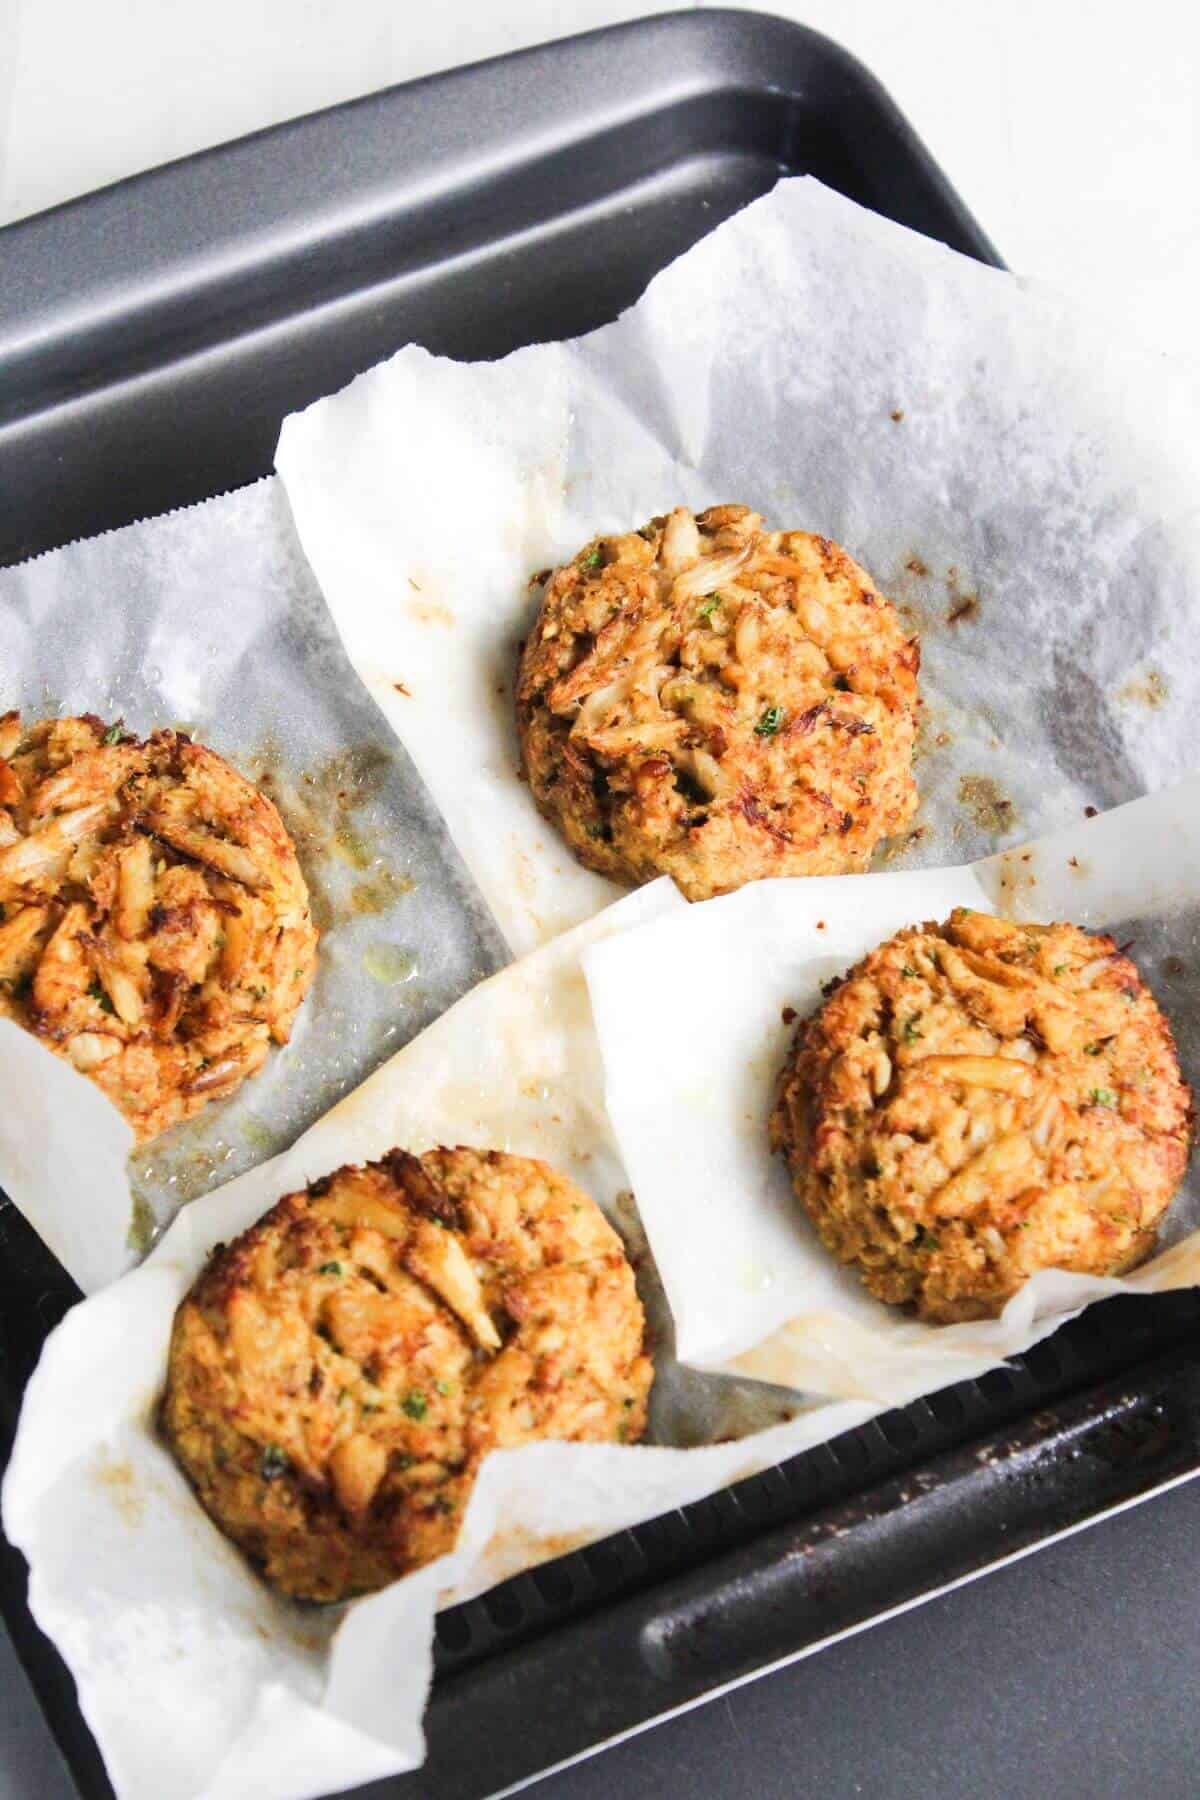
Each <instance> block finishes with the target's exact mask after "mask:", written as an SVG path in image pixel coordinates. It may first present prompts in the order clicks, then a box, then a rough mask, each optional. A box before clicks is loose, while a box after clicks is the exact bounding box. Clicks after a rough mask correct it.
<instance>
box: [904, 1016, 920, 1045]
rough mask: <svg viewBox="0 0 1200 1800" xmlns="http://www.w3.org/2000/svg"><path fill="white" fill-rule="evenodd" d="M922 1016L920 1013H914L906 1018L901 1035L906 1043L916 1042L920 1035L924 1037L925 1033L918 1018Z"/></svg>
mask: <svg viewBox="0 0 1200 1800" xmlns="http://www.w3.org/2000/svg"><path fill="white" fill-rule="evenodd" d="M920 1017H921V1015H920V1013H914V1014H913V1016H912V1018H911V1019H905V1021H904V1024H903V1025H902V1026H901V1028H900V1035H901V1037H902V1038H903V1039H904V1042H905V1043H906V1044H915V1043H916V1041H917V1039H918V1038H919V1037H924V1035H925V1033H924V1032H923V1031H922V1030H921V1027H920V1026H919V1025H918V1024H917V1020H918V1019H919V1018H920Z"/></svg>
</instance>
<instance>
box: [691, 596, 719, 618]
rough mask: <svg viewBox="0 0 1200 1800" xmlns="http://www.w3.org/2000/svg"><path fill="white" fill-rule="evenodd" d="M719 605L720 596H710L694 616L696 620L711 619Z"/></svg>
mask: <svg viewBox="0 0 1200 1800" xmlns="http://www.w3.org/2000/svg"><path fill="white" fill-rule="evenodd" d="M720 604H721V596H720V594H710V595H709V596H708V599H707V600H706V601H705V602H704V605H703V606H702V607H701V608H700V611H699V612H698V613H697V614H696V617H697V618H698V619H711V618H712V616H713V614H714V613H715V612H716V610H717V608H718V606H720Z"/></svg>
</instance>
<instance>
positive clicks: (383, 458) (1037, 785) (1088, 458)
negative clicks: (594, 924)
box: [277, 179, 1200, 952]
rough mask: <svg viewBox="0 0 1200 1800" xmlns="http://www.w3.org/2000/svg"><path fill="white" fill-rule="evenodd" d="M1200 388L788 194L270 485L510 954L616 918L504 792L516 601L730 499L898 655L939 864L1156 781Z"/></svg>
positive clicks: (1017, 285)
mask: <svg viewBox="0 0 1200 1800" xmlns="http://www.w3.org/2000/svg"><path fill="white" fill-rule="evenodd" d="M1198 417H1200V381H1198V379H1197V375H1196V371H1195V369H1194V368H1193V367H1192V366H1191V365H1189V364H1182V363H1180V362H1173V361H1172V360H1171V359H1169V358H1167V357H1165V356H1161V355H1157V354H1143V353H1141V352H1139V351H1138V350H1137V349H1136V348H1131V347H1130V346H1128V345H1126V344H1124V343H1118V342H1115V341H1114V340H1113V337H1112V333H1111V327H1110V326H1109V325H1108V324H1107V323H1106V322H1103V321H1094V320H1092V319H1091V318H1089V317H1088V316H1087V315H1086V314H1082V313H1080V312H1079V311H1078V309H1077V308H1075V307H1074V306H1072V305H1070V304H1068V303H1067V302H1065V301H1063V300H1061V299H1060V298H1058V297H1057V296H1056V295H1054V294H1053V293H1052V292H1049V291H1047V290H1044V289H1042V288H1040V287H1036V286H1031V285H1029V284H1027V283H1024V282H1022V281H1020V280H1018V279H1016V278H1014V277H1013V276H1011V275H1007V274H1004V273H1001V272H998V271H996V270H993V269H987V268H984V267H982V266H981V265H979V264H977V263H974V262H971V261H969V260H968V259H966V258H964V257H961V256H957V255H955V254H954V253H952V252H951V251H948V250H945V249H944V248H942V247H941V246H939V245H937V244H934V243H932V242H930V241H929V240H927V239H925V238H921V237H918V236H916V235H915V234H914V233H912V232H909V231H906V230H904V229H903V228H902V227H900V226H897V225H893V224H891V223H889V222H888V221H886V220H884V219H880V218H878V217H876V216H875V215H874V214H872V213H868V212H866V211H864V210H862V209H861V208H859V207H856V206H854V205H853V204H852V203H851V202H850V201H848V200H844V199H842V198H841V197H840V196H838V195H836V194H834V193H832V192H830V191H829V190H828V189H826V188H823V187H821V186H820V185H819V184H818V183H816V182H815V181H812V180H811V179H802V180H790V181H784V182H781V183H780V184H779V186H778V187H777V188H776V189H775V190H774V192H773V193H771V194H770V195H768V196H767V197H766V198H765V199H762V200H759V201H757V202H756V203H755V204H754V205H752V206H749V207H747V208H746V209H745V211H743V212H741V213H739V214H737V215H736V216H735V217H734V218H733V219H731V220H729V221H728V222H727V223H725V224H723V225H721V226H720V227H719V228H718V229H717V230H716V231H714V232H713V233H712V234H711V235H710V236H708V237H706V238H704V239H703V240H702V241H701V242H700V243H699V244H697V245H696V246H695V248H694V249H693V250H691V251H689V252H688V254H687V255H686V256H684V257H682V258H681V259H680V260H679V261H678V262H676V263H674V264H672V265H671V267H669V268H668V269H666V270H665V271H664V272H663V273H662V274H661V275H659V276H658V277H657V278H656V280H655V281H653V282H652V283H651V285H650V287H649V289H648V290H647V292H646V294H645V296H644V297H643V298H642V300H640V301H639V302H638V304H637V305H636V306H634V307H633V308H632V309H631V310H630V311H629V312H627V313H626V314H625V315H624V316H623V317H622V318H621V319H620V320H618V321H617V323H616V324H614V325H610V326H607V327H605V328H604V329H603V330H600V331H597V332H594V333H592V334H591V335H590V336H588V337H584V338H580V339H578V340H576V341H575V342H572V343H566V344H546V345H539V346H537V347H535V348H532V349H525V350H520V351H517V352H516V353H515V354H513V355H512V356H509V357H506V358H505V359H504V360H503V361H501V362H498V363H489V364H474V365H469V366H464V365H461V364H457V363H453V362H449V361H445V360H442V359H438V358H435V357H431V356H429V355H428V354H427V353H426V352H424V351H422V350H419V349H415V348H408V349H405V350H402V351H401V352H400V353H399V354H398V355H397V356H395V357H393V358H392V359H391V360H390V361H389V362H387V363H385V364H383V365H381V366H380V367H379V368H377V369H374V370H371V371H370V372H369V373H367V374H365V375H363V376H361V377H360V378H359V379H358V380H357V381H355V382H353V383H352V384H351V385H350V386H349V387H348V388H346V389H345V390H344V391H343V392H342V393H340V394H337V395H334V396H333V397H331V398H329V399H325V400H321V401H318V402H317V403H316V404H315V405H314V406H312V407H310V408H308V410H307V411H305V412H303V413H300V414H298V415H296V416H294V417H293V418H290V419H289V420H287V422H286V423H285V425H284V429H283V433H282V436H281V439H280V444H279V449H278V453H277V466H278V469H279V472H280V474H281V475H282V477H283V480H284V483H285V485H286V487H287V490H288V495H289V498H290V500H291V503H292V507H293V511H294V513H295V517H296V523H297V527H298V530H299V533H300V537H301V540H302V542H303V544H304V548H305V551H306V553H307V555H308V557H309V560H310V562H311V563H312V566H313V568H314V570H315V572H316V575H317V578H318V580H319V581H320V583H321V587H322V589H323V591H324V594H325V597H326V599H327V600H328V602H329V606H330V610H331V611H332V613H333V616H334V619H335V621H336V623H337V626H338V629H339V630H340V632H341V634H342V638H343V641H344V642H345V645H346V648H347V650H348V652H349V655H350V659H351V661H352V662H353V663H354V665H355V667H356V668H357V669H358V671H359V673H360V674H361V675H362V677H363V679H364V681H365V682H366V683H367V686H368V687H369V688H370V690H371V692H372V694H374V696H375V698H376V699H377V700H378V701H379V704H380V706H381V707H382V709H383V711H384V712H385V713H386V715H387V717H388V719H389V720H390V721H391V723H392V725H393V726H394V728H395V730H396V731H397V732H398V733H399V735H400V737H401V739H402V741H403V742H404V744H405V745H406V747H407V748H408V750H409V751H410V753H411V755H412V757H413V760H414V762H415V763H416V765H417V767H418V768H419V770H420V772H421V774H422V776H423V777H424V779H425V781H426V783H427V785H428V787H429V790H430V792H431V793H432V795H433V797H434V799H435V801H436V803H437V805H438V808H439V809H440V811H441V813H442V815H443V817H444V818H445V819H446V821H447V823H448V825H449V827H450V831H451V835H452V836H453V838H454V840H455V842H456V843H457V845H458V847H459V849H460V850H461V851H462V854H463V858H464V860H465V862H466V863H467V866H468V867H469V868H470V870H471V872H472V874H473V875H474V877H475V879H476V881H477V882H478V884H479V887H480V890H481V891H482V893H483V895H484V897H485V899H486V900H487V903H488V905H489V907H490V908H491V910H492V912H493V914H494V915H495V917H496V919H497V921H498V923H499V925H500V928H501V930H502V932H503V933H504V935H505V937H506V938H507V939H508V941H509V943H510V944H511V945H512V947H513V948H514V950H516V951H518V952H522V951H524V950H526V949H528V948H530V947H531V946H532V945H533V944H535V943H539V942H542V941H543V940H544V939H545V938H546V937H547V936H549V935H551V934H552V933H553V932H554V931H557V930H560V929H562V928H563V927H565V926H567V925H570V924H573V923H574V922H575V921H577V920H578V919H580V918H583V917H586V916H587V915H588V914H589V913H590V912H593V911H594V910H595V909H596V908H597V907H598V906H601V905H604V904H606V903H607V901H608V900H610V899H611V898H612V897H614V895H615V893H616V891H617V890H616V889H614V887H613V886H612V884H611V883H609V882H607V881H604V880H602V879H600V878H599V877H597V876H594V875H591V874H589V873H588V872H587V871H585V870H583V869H581V868H580V867H579V866H578V865H577V864H576V863H575V862H574V860H573V858H572V857H571V856H570V855H569V853H568V852H567V850H566V849H565V847H564V846H563V844H562V843H561V841H560V840H559V838H558V836H557V834H556V832H555V831H554V829H553V828H552V827H551V826H550V825H548V824H546V823H545V822H544V821H543V820H542V819H541V818H540V817H539V816H538V814H537V812H536V811H535V808H534V805H533V802H532V800H531V799H530V797H529V793H528V790H527V789H526V788H525V787H524V786H523V785H522V784H521V783H520V782H519V781H518V780H517V778H516V768H517V758H518V752H517V743H516V733H515V729H514V726H513V720H512V713H513V705H512V684H513V675H514V670H515V666H516V659H517V653H518V652H517V646H518V643H519V640H520V639H521V638H522V636H523V634H524V633H525V632H526V630H527V629H528V627H529V624H530V622H531V620H532V617H533V616H534V615H535V613H536V606H537V593H536V590H534V589H531V588H530V585H529V582H530V577H531V576H532V575H533V574H535V573H536V572H537V571H539V570H542V569H545V568H547V567H549V566H550V565H552V564H554V563H555V562H557V561H559V560H561V559H562V558H564V557H566V556H570V555H572V554H574V552H575V551H576V550H578V549H579V547H580V546H581V545H582V544H583V543H585V542H586V541H587V539H588V538H589V537H590V536H591V535H592V533H593V532H595V531H603V530H607V531H618V530H628V529H630V528H631V527H634V526H636V525H639V524H641V523H642V522H643V521H644V520H645V519H646V518H647V517H649V516H650V515H651V514H653V513H656V512H661V511H663V510H665V509H667V508H669V507H671V506H673V505H675V504H677V503H679V502H683V503H685V504H687V505H690V506H693V507H698V506H701V505H706V504H709V503H712V502H716V501H731V500H736V501H742V502H744V503H746V504H748V505H750V506H753V507H755V508H757V509H758V510H759V511H761V512H762V513H763V514H764V515H765V516H766V518H767V520H768V522H769V523H770V524H772V525H776V526H786V527H801V528H804V529H807V530H812V531H817V532H823V533H825V534H826V535H828V536H830V537H833V538H836V539H837V540H838V541H839V542H841V543H843V544H845V545H846V547H847V548H848V549H849V550H850V552H851V554H852V555H854V556H855V557H857V558H858V559H859V561H861V562H862V563H863V564H864V565H865V566H866V567H867V568H868V569H869V570H870V571H871V573H872V574H873V575H874V577H875V579H876V580H877V582H878V583H879V585H880V586H881V587H882V588H883V590H884V592H885V593H888V594H890V595H891V596H892V598H893V599H894V600H895V601H896V602H897V603H898V604H899V605H900V606H901V607H903V608H905V609H907V616H908V617H909V618H910V620H911V622H912V624H913V626H914V627H915V628H917V629H919V631H920V633H921V638H922V644H923V677H922V689H923V692H924V695H925V697H926V702H927V705H926V711H925V719H924V730H923V733H922V745H921V750H922V754H921V757H920V761H919V764H918V769H917V775H918V782H919V786H920V789H921V793H922V796H923V806H922V810H921V814H920V817H919V820H918V823H917V831H918V833H919V834H920V835H919V836H916V837H915V838H914V839H913V840H912V841H908V842H902V843H900V844H899V845H896V846H893V847H892V851H891V855H892V856H893V857H894V858H895V859H896V860H895V862H894V863H891V864H889V866H901V867H903V866H912V865H916V864H920V865H924V866H933V865H943V866H944V865H948V864H958V863H963V862H966V861H969V860H970V859H971V858H972V857H975V856H979V855H982V854H984V853H986V852H987V851H988V850H990V849H993V848H995V847H997V846H998V845H1001V844H1005V843H1009V844H1011V843H1016V842H1018V841H1020V840H1022V839H1024V838H1027V837H1030V836H1036V835H1038V834H1040V833H1044V832H1047V831H1051V830H1054V829H1057V828H1058V827H1060V826H1063V825H1066V824H1068V823H1069V822H1070V821H1071V820H1073V819H1075V818H1077V817H1078V816H1079V813H1080V810H1081V808H1082V807H1083V805H1084V804H1085V803H1089V802H1090V803H1092V804H1094V805H1096V806H1099V807H1101V808H1104V807H1109V806H1114V805H1117V804H1119V803H1120V802H1122V801H1125V800H1130V799H1134V798H1136V796H1137V795H1139V794H1141V793H1144V792H1147V791H1149V790H1152V789H1154V788H1156V787H1159V786H1162V785H1163V784H1164V783H1165V782H1167V781H1171V780H1174V779H1176V778H1177V776H1178V774H1179V772H1180V769H1181V762H1180V756H1181V750H1180V747H1181V746H1182V745H1185V744H1186V743H1187V742H1188V741H1189V736H1190V733H1191V731H1192V721H1193V719H1194V718H1195V716H1196V709H1197V706H1198V705H1200V659H1198V658H1197V657H1196V656H1195V654H1194V644H1195V638H1196V631H1197V627H1198V625H1200V502H1198V499H1197V496H1198V495H1200V433H1198V432H1197V430H1196V420H1197V418H1198Z"/></svg>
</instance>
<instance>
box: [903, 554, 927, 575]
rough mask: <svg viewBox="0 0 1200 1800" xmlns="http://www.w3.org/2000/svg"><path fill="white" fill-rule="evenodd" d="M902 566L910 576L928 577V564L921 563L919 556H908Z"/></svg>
mask: <svg viewBox="0 0 1200 1800" xmlns="http://www.w3.org/2000/svg"><path fill="white" fill-rule="evenodd" d="M904 566H905V568H906V569H907V570H908V572H909V574H910V575H928V573H929V564H928V563H927V562H923V561H922V560H921V558H920V557H919V556H910V557H909V559H908V561H907V562H906V563H905V565H904Z"/></svg>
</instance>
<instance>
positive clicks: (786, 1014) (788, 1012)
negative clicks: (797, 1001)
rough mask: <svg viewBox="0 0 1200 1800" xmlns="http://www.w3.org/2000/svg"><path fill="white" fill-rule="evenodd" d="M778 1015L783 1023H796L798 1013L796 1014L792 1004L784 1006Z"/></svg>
mask: <svg viewBox="0 0 1200 1800" xmlns="http://www.w3.org/2000/svg"><path fill="white" fill-rule="evenodd" d="M780 1017H781V1018H782V1020H783V1022H784V1024H785V1025H794V1024H795V1023H796V1019H797V1017H798V1014H797V1012H796V1009H795V1007H794V1006H785V1007H784V1009H783V1011H782V1013H781V1014H780Z"/></svg>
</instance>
